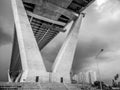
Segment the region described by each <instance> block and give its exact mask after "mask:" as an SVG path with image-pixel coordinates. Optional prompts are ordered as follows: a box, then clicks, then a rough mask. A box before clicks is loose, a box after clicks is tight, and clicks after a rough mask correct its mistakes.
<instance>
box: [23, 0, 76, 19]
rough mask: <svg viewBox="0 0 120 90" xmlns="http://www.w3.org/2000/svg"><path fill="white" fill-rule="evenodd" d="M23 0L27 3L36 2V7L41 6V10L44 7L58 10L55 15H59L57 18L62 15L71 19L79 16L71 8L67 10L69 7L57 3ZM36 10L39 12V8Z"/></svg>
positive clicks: (41, 0) (54, 10)
mask: <svg viewBox="0 0 120 90" xmlns="http://www.w3.org/2000/svg"><path fill="white" fill-rule="evenodd" d="M23 1H24V2H27V3H33V4H35V5H36V8H40V10H41V8H43V9H47V10H50V11H53V12H54V13H55V12H56V13H57V14H55V15H57V16H56V18H58V16H60V15H65V16H66V17H68V18H69V19H70V20H73V19H75V18H77V16H78V14H77V13H75V12H72V11H69V10H67V9H65V8H63V7H60V6H58V5H55V4H53V3H50V2H48V1H43V0H23ZM64 7H66V6H64ZM36 8H35V9H36ZM42 11H43V12H44V10H41V12H42ZM35 12H36V13H39V9H36V10H35ZM54 18H55V17H54Z"/></svg>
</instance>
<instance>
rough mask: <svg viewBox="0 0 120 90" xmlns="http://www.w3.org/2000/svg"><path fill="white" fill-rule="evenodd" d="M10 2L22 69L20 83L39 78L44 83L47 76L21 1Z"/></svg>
mask: <svg viewBox="0 0 120 90" xmlns="http://www.w3.org/2000/svg"><path fill="white" fill-rule="evenodd" d="M11 2H12V9H13V15H14V20H15V27H16V33H17V38H18V46H19V50H20V57H21V63H22V69H23V73H22V76H21V80H20V81H21V82H24V81H25V82H34V81H35V79H36V77H37V76H39V80H40V81H41V82H42V81H44V82H45V81H47V80H49V79H48V76H49V74H47V72H46V68H45V65H44V63H43V59H42V56H41V54H40V52H39V48H38V45H37V42H36V40H35V37H34V34H33V31H32V28H31V26H30V23H29V21H28V17H27V14H26V11H25V9H24V6H23V3H22V0H11Z"/></svg>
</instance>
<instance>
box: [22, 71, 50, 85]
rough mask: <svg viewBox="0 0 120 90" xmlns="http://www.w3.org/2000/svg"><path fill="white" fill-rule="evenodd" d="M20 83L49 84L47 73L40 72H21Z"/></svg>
mask: <svg viewBox="0 0 120 90" xmlns="http://www.w3.org/2000/svg"><path fill="white" fill-rule="evenodd" d="M25 75H26V76H25ZM21 82H42V83H44V82H49V72H42V71H36V70H32V71H28V72H23V75H22V77H21Z"/></svg>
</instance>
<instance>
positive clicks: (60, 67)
mask: <svg viewBox="0 0 120 90" xmlns="http://www.w3.org/2000/svg"><path fill="white" fill-rule="evenodd" d="M82 18H83V14H80V16H79V17H78V18H77V19H76V20H75V22H74V23H73V25H72V27H71V29H70V31H69V33H68V35H67V38H66V40H65V41H64V43H63V45H62V47H61V49H60V51H59V53H58V55H57V57H56V60H55V62H54V64H53V67H52V72H53V78H52V79H53V81H56V82H62V81H63V82H65V83H70V82H71V80H70V71H71V67H72V63H73V58H74V53H75V50H76V45H77V42H78V36H79V30H80V26H81V22H82Z"/></svg>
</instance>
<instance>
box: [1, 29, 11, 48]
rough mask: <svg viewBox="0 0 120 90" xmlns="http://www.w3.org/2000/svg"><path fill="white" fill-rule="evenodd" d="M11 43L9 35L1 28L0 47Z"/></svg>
mask: <svg viewBox="0 0 120 90" xmlns="http://www.w3.org/2000/svg"><path fill="white" fill-rule="evenodd" d="M10 42H12V38H11V36H10V35H9V34H7V33H5V32H4V30H3V28H2V27H0V46H1V45H4V44H7V43H10Z"/></svg>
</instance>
